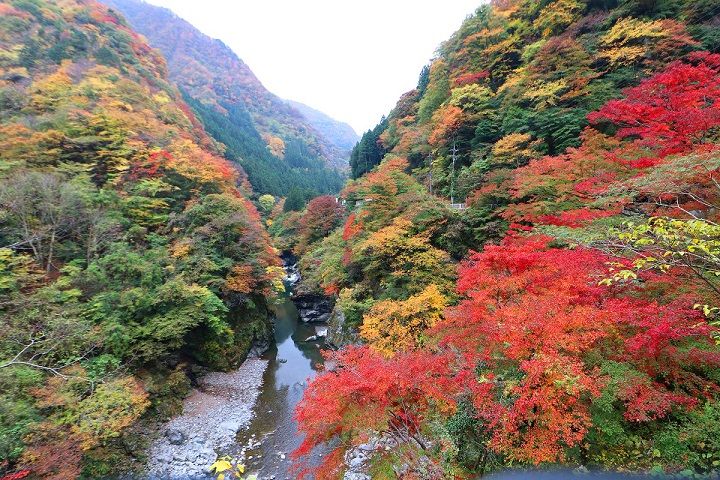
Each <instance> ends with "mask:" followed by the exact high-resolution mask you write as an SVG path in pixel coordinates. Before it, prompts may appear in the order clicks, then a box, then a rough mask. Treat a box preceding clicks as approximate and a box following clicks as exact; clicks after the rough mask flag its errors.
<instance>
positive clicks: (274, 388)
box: [238, 298, 322, 480]
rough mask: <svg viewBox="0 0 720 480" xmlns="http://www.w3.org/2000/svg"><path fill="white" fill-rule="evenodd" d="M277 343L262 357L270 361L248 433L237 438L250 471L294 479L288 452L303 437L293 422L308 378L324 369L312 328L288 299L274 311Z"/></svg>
mask: <svg viewBox="0 0 720 480" xmlns="http://www.w3.org/2000/svg"><path fill="white" fill-rule="evenodd" d="M273 310H274V314H275V317H276V320H275V345H274V346H273V347H271V349H270V350H269V351H268V352H267V353H266V354H265V358H267V359H268V360H269V361H270V363H269V365H268V369H267V370H266V372H265V377H264V384H263V389H262V392H261V393H260V397H259V398H258V401H257V404H256V407H255V414H256V416H255V418H254V419H253V421H252V423H251V425H250V429H249V430H247V431H243V432H241V433H240V434H239V435H238V443H239V448H242V447H245V448H246V449H247V450H246V452H245V456H246V462H245V463H246V466H247V467H248V470H250V471H253V472H258V476H259V478H260V479H261V480H265V479H271V478H277V479H283V478H287V479H290V478H295V476H294V475H293V474H292V473H291V472H290V466H291V462H290V452H292V451H293V450H294V449H295V448H297V446H298V445H299V444H300V441H301V438H300V437H299V435H298V432H297V425H296V424H295V421H294V420H293V411H294V409H295V405H297V403H298V402H299V401H300V399H301V398H302V395H303V391H304V390H305V387H306V386H307V381H308V379H309V378H312V377H313V376H315V372H316V369H317V368H318V366H319V365H322V356H321V355H320V348H319V344H318V342H316V341H310V342H306V341H305V340H306V339H307V338H308V337H311V336H314V335H315V334H316V329H315V326H314V325H308V324H305V323H303V322H302V321H300V317H299V316H298V312H297V309H296V308H295V304H293V302H292V301H291V300H290V299H289V298H286V299H285V301H284V302H282V303H281V304H279V305H277V306H275V307H274V308H273Z"/></svg>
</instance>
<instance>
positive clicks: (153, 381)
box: [0, 0, 282, 479]
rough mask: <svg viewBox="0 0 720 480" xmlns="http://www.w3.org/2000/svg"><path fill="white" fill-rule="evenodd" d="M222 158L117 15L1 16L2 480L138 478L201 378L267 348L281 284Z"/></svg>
mask: <svg viewBox="0 0 720 480" xmlns="http://www.w3.org/2000/svg"><path fill="white" fill-rule="evenodd" d="M221 153H222V148H221V145H220V144H218V143H217V142H216V141H214V140H212V139H211V138H210V137H209V136H208V135H207V133H206V132H205V131H204V130H203V128H202V126H201V124H200V122H199V121H198V120H197V119H196V117H195V116H194V115H193V113H192V111H191V109H190V108H189V107H188V105H187V104H186V103H185V102H184V101H183V100H182V97H181V95H180V93H179V91H178V90H177V89H176V88H175V87H173V86H171V84H170V83H168V79H167V68H166V64H165V61H164V60H163V58H162V57H161V56H160V55H159V54H158V53H157V52H156V51H155V50H153V49H151V48H150V47H149V46H148V44H147V43H145V41H144V40H143V39H142V37H140V36H139V35H138V34H136V33H135V32H134V31H132V30H131V29H130V28H129V27H128V25H127V24H126V22H125V20H123V19H122V18H121V17H119V16H118V15H117V14H116V13H114V12H113V11H111V10H109V9H108V8H107V7H105V6H102V5H100V4H98V3H96V2H95V1H93V0H63V1H61V2H53V1H45V0H9V1H3V2H0V331H2V333H1V334H0V476H1V475H2V474H3V472H5V471H6V470H7V469H13V468H19V469H21V470H20V471H19V473H17V474H16V476H14V477H12V478H22V477H24V476H25V475H26V474H27V473H28V472H27V471H22V469H23V468H26V467H27V468H31V469H32V474H33V475H35V476H38V477H47V478H58V479H59V478H63V479H66V478H76V477H78V476H80V475H83V476H84V477H85V478H105V477H107V475H109V474H111V473H112V474H117V473H119V472H121V471H122V470H123V469H124V468H126V467H128V466H129V465H128V464H127V459H128V458H129V456H130V455H136V456H137V455H139V457H138V458H141V457H142V449H143V448H144V446H143V445H137V444H136V443H135V440H133V438H134V437H133V435H134V434H133V431H136V428H137V427H136V425H137V422H139V421H143V419H146V418H152V419H154V420H158V419H162V418H165V417H167V416H168V415H170V414H173V413H177V412H178V409H179V408H180V403H179V402H180V399H181V398H182V396H183V395H184V394H185V393H186V392H187V390H188V389H189V385H190V380H189V378H188V377H187V375H186V370H187V366H188V363H194V364H200V365H205V366H208V367H212V368H216V369H227V368H230V367H231V366H234V365H237V364H238V363H239V362H241V361H242V360H243V359H244V358H245V356H246V354H247V351H248V349H249V348H250V345H251V343H252V342H253V341H254V340H255V339H264V338H265V337H266V336H267V334H268V329H269V325H268V320H267V311H266V301H265V298H266V297H270V296H272V295H273V292H274V291H276V290H277V289H281V288H282V283H281V278H282V269H281V268H280V267H279V265H280V262H279V259H278V258H277V256H276V254H275V253H274V249H273V248H272V247H271V245H270V242H269V238H268V236H267V234H266V233H265V231H264V229H263V226H262V223H261V220H260V216H259V214H258V212H257V211H256V209H255V207H254V206H253V204H252V203H251V202H250V201H249V200H248V195H250V193H251V191H250V186H249V184H248V182H247V179H246V176H245V174H244V172H243V171H242V170H240V169H239V168H238V167H237V166H235V165H233V164H231V163H229V162H228V161H226V160H224V159H223V158H222V157H221ZM142 430H143V429H142V428H140V429H139V431H142Z"/></svg>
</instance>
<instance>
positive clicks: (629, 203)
mask: <svg viewBox="0 0 720 480" xmlns="http://www.w3.org/2000/svg"><path fill="white" fill-rule="evenodd" d="M640 3H641V2H634V3H633V6H632V7H631V6H630V2H627V3H623V6H622V7H617V8H615V7H607V6H605V7H602V8H599V7H598V6H597V5H596V4H595V3H594V2H578V1H574V0H567V1H565V0H561V1H556V2H545V3H542V4H540V3H538V2H526V1H523V0H512V1H502V2H500V1H497V2H492V5H491V6H488V7H481V8H480V9H478V11H477V12H476V13H475V15H473V16H472V17H469V18H468V19H467V20H466V21H465V22H464V23H463V25H462V27H461V28H460V30H458V32H456V33H455V34H454V35H453V36H452V37H451V38H450V39H449V40H448V41H446V42H445V43H444V44H443V45H442V46H441V48H440V49H439V53H438V57H437V58H436V59H435V60H434V61H433V63H432V64H431V65H430V66H429V67H427V68H425V69H424V70H423V72H422V74H421V76H420V79H419V82H418V87H417V89H415V90H413V91H412V92H409V93H408V94H406V95H404V96H403V97H402V98H401V99H400V101H399V102H398V104H397V106H396V108H395V110H393V111H392V112H391V113H390V115H389V116H388V118H387V119H385V120H384V121H383V123H381V124H379V125H378V127H377V130H378V131H377V132H376V131H375V130H373V131H372V132H370V133H372V134H373V135H375V136H376V138H377V140H378V141H379V142H380V146H381V147H382V148H383V149H384V150H385V151H387V152H390V153H388V154H387V155H385V159H384V160H383V161H382V162H380V163H379V165H378V166H377V167H376V168H375V169H373V170H371V171H369V172H368V173H365V172H360V174H362V173H365V174H364V175H363V176H360V178H358V179H357V180H355V181H354V182H351V183H350V185H349V186H348V188H347V189H346V191H345V195H346V196H347V198H349V199H351V200H360V199H362V201H361V202H359V207H356V209H355V210H354V211H353V213H352V215H351V216H350V218H348V220H347V221H346V223H345V225H344V227H343V229H342V231H339V230H338V231H336V232H334V233H333V234H331V235H330V236H329V237H328V239H327V241H326V242H325V247H326V250H324V252H325V253H327V252H329V251H334V252H336V253H335V255H336V256H335V257H334V258H336V259H337V261H333V262H326V263H321V264H320V271H322V272H323V275H324V278H333V280H334V281H335V282H336V283H335V285H336V286H338V288H337V289H336V290H335V292H336V293H337V294H338V300H339V301H338V305H339V307H340V308H341V309H342V310H343V312H344V313H345V315H346V316H347V317H348V318H351V319H352V321H353V322H355V323H356V324H357V331H358V332H359V335H360V338H361V339H362V340H364V342H365V344H366V346H364V347H360V348H357V347H352V348H346V349H345V350H344V351H343V352H341V353H336V354H333V360H334V361H336V362H337V368H335V369H334V370H333V371H332V372H328V373H326V374H324V375H321V376H319V377H318V378H317V379H316V380H315V381H314V382H313V383H312V384H311V385H310V387H309V390H308V392H307V394H306V396H305V399H304V400H303V402H302V403H301V405H300V407H299V408H298V420H299V423H300V429H301V431H303V432H304V433H306V435H307V436H306V439H305V442H304V443H303V445H302V447H301V448H300V450H299V454H301V455H302V454H306V453H308V452H309V451H310V450H311V449H312V448H313V447H314V446H315V445H318V444H320V443H323V442H327V441H330V440H331V439H333V441H336V442H339V443H338V444H337V445H339V448H345V449H347V448H352V447H353V446H354V445H358V444H361V443H363V442H367V441H368V439H369V438H386V437H393V438H401V439H400V440H399V441H398V446H397V447H396V448H393V449H391V450H392V451H388V452H375V453H374V454H373V455H374V457H373V458H374V460H373V462H374V463H373V464H374V465H382V466H384V468H387V469H389V468H393V469H394V470H395V471H396V472H397V471H398V470H399V468H400V467H398V466H399V465H403V468H404V469H405V470H403V471H404V473H403V475H405V476H404V477H402V475H401V477H402V478H416V477H415V476H414V475H416V473H417V472H420V471H423V472H424V474H426V475H428V476H429V478H436V477H434V476H433V475H434V473H433V474H431V473H427V472H435V470H434V469H439V471H442V473H441V474H437V475H436V476H437V478H441V477H442V478H474V475H477V474H483V473H487V472H491V471H494V470H500V469H503V468H506V467H508V466H512V467H515V466H517V465H530V466H540V465H558V464H564V465H572V466H575V465H585V466H588V467H598V468H608V469H621V470H638V471H647V470H650V469H654V470H655V471H658V472H661V471H662V472H666V473H676V472H680V471H683V470H684V471H685V472H686V473H687V472H690V471H692V472H695V474H699V475H703V474H706V473H709V472H712V471H714V470H716V469H717V465H718V464H720V457H719V456H718V453H717V452H718V451H720V450H718V448H720V445H718V444H717V442H716V441H714V440H712V438H714V437H715V436H716V435H717V433H718V432H720V416H719V413H718V412H720V379H719V378H718V376H717V375H716V373H715V372H716V371H717V368H718V366H720V365H719V362H720V351H719V350H718V344H717V339H718V335H719V333H720V332H719V331H718V322H719V318H720V317H719V316H718V315H719V313H718V312H719V311H720V310H718V308H719V307H718V303H719V302H720V285H718V280H717V271H718V264H717V262H716V260H715V255H716V252H717V250H718V248H719V247H718V245H720V241H719V240H718V234H717V220H718V214H717V212H718V208H719V207H720V187H719V186H718V185H720V183H719V182H720V174H718V169H720V163H719V162H718V160H717V157H718V144H720V110H719V109H718V107H719V106H720V90H719V87H720V57H719V56H718V55H717V53H712V52H717V43H716V42H715V41H714V40H710V39H709V37H707V36H706V35H705V33H703V32H709V31H710V29H712V28H713V27H712V26H711V25H710V23H711V22H713V21H716V20H712V19H713V18H716V14H717V13H715V14H714V15H715V17H713V13H712V12H711V13H707V10H703V9H702V7H699V6H695V3H693V4H692V5H690V3H688V4H685V3H683V2H677V5H676V8H677V12H678V15H676V16H675V17H673V18H675V19H673V20H670V19H668V17H667V16H665V14H663V13H661V11H660V10H661V9H660V7H659V4H652V5H650V4H649V3H643V4H642V6H641V5H640ZM606 7H607V9H606ZM693 8H699V9H700V10H702V11H703V12H705V14H704V15H703V16H700V17H698V16H697V15H691V12H692V11H693ZM678 19H685V22H683V21H680V20H678ZM703 48H704V49H705V50H707V51H702V49H703ZM368 135H369V134H368ZM368 138H369V137H368ZM453 154H454V155H453ZM400 159H407V162H403V161H401V160H400ZM378 162H379V160H378ZM378 162H375V163H378ZM359 170H362V169H359ZM368 170H369V169H368ZM408 172H409V173H410V174H411V176H413V177H414V179H415V181H416V182H418V183H422V184H423V185H424V186H425V187H426V188H427V187H432V191H433V193H434V194H435V195H436V196H439V197H443V196H445V197H449V196H450V194H451V193H452V194H453V196H454V198H455V199H457V198H462V196H463V195H465V196H466V197H467V204H468V209H467V210H465V211H462V212H459V213H458V214H457V217H459V218H460V219H461V220H460V223H459V224H453V223H452V220H450V218H452V217H450V218H447V217H443V216H442V215H440V216H439V217H434V208H438V207H436V206H434V205H432V202H426V203H424V204H423V206H424V212H423V213H424V214H421V213H419V211H416V210H414V209H412V208H411V207H405V206H403V204H402V203H401V202H398V199H401V198H405V196H406V195H407V192H408V191H410V190H411V189H412V187H411V185H412V182H410V181H408V178H407V177H406V176H405V175H406V174H407V173H408ZM428 189H429V188H428ZM445 201H446V202H447V200H445ZM440 208H441V207H440ZM385 212H392V213H391V214H390V215H387V214H385ZM427 217H432V218H442V220H439V221H436V222H434V223H430V222H428V223H425V222H424V220H426V218H427ZM439 232H442V235H443V236H441V235H440V234H439ZM446 239H450V241H449V242H447V243H446V242H445V240H446ZM460 239H467V244H468V248H469V251H468V250H465V251H463V252H462V255H460V256H463V257H464V258H463V259H462V260H461V261H460V262H459V266H458V267H457V283H456V288H455V291H454V292H453V291H452V290H451V289H446V288H444V287H442V286H440V285H437V284H436V282H435V281H434V280H433V278H435V277H437V276H438V274H437V273H432V274H430V275H428V272H440V271H441V270H439V269H435V268H429V269H425V268H424V266H425V265H431V266H435V265H442V264H444V263H446V262H448V261H450V259H449V258H448V257H445V258H444V259H443V255H442V252H443V251H444V252H449V251H450V249H451V248H452V246H453V245H456V244H458V243H460V242H461V240H460ZM428 247H431V248H428ZM333 248H334V249H335V250H332V249H333ZM310 255H311V256H312V255H314V252H310ZM453 257H454V258H458V257H459V256H455V255H454V256H453ZM410 259H412V260H410ZM368 267H370V268H368ZM375 285H381V286H382V287H383V288H384V290H379V289H376V290H373V289H372V287H373V286H375ZM436 286H437V287H439V288H438V289H437V291H436ZM343 287H344V288H343ZM397 291H401V292H402V294H401V295H397V294H396V292H397ZM378 292H382V293H380V294H379V293H378ZM417 365H423V366H424V368H427V372H419V371H417V370H416V369H415V367H416V366H417ZM388 372H391V373H388ZM426 374H431V375H432V376H433V381H432V382H430V383H426V377H425V375H426ZM366 375H373V376H374V377H373V379H374V380H375V381H374V382H372V385H371V384H370V383H368V382H367V381H366V378H365V376H366ZM437 386H441V388H442V393H443V395H438V392H437V389H436V388H437ZM372 387H376V388H377V390H373V389H372ZM416 389H420V390H423V391H424V394H423V393H417V392H416ZM388 396H390V397H391V398H390V399H388V398H387V397H388ZM393 400H394V401H393ZM325 412H330V415H329V416H328V417H324V413H325ZM396 419H402V422H400V424H401V425H403V428H404V429H405V431H406V432H411V433H412V434H411V435H406V436H405V437H398V436H397V425H398V423H397V421H396ZM410 452H414V453H410ZM421 458H422V459H425V460H420V459H421ZM427 459H429V461H427ZM423 462H425V463H423ZM343 468H344V466H343V465H342V459H341V458H340V456H339V455H335V456H333V457H328V461H327V464H326V465H324V466H323V467H322V468H321V469H320V470H319V478H334V475H337V473H338V472H339V471H341V470H342V469H343ZM423 468H425V470H423ZM378 471H383V470H381V469H380V467H378ZM443 475H444V477H443ZM418 476H419V477H420V478H425V477H422V476H421V475H420V474H418Z"/></svg>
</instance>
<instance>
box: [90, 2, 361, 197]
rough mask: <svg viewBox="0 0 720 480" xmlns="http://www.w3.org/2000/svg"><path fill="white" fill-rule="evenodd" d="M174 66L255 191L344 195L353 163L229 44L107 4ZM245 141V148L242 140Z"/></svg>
mask: <svg viewBox="0 0 720 480" xmlns="http://www.w3.org/2000/svg"><path fill="white" fill-rule="evenodd" d="M104 3H105V4H107V5H108V6H110V7H111V8H114V9H116V10H118V11H119V12H120V13H122V14H123V16H124V17H125V18H126V19H127V21H128V22H129V23H130V24H131V25H132V26H133V28H135V29H136V30H137V31H138V32H139V33H141V34H142V35H144V36H145V37H146V38H147V39H148V42H149V43H150V44H151V45H152V46H153V47H155V48H157V49H159V50H160V51H161V52H162V53H163V55H164V56H165V57H166V59H167V63H168V71H169V76H170V79H171V80H172V81H173V82H175V83H176V84H177V85H178V87H179V88H180V89H181V90H182V91H183V92H184V94H185V95H186V101H188V103H190V104H191V106H192V107H193V109H194V110H195V113H196V114H197V115H198V116H199V117H200V119H201V120H202V122H203V123H204V124H205V126H206V128H207V130H208V131H209V133H210V134H211V135H212V136H213V137H214V138H215V139H216V140H218V141H220V142H222V143H224V144H225V145H226V146H227V147H228V148H227V151H226V156H227V157H228V158H229V159H231V160H235V161H238V162H239V163H240V164H241V165H242V166H243V167H244V169H245V170H246V171H247V173H248V176H249V179H250V182H251V183H252V184H253V186H254V187H255V190H257V191H258V192H261V193H265V192H267V193H273V194H278V195H286V194H287V193H288V192H289V190H291V189H292V188H296V187H297V188H301V189H305V190H316V191H318V192H320V193H323V192H330V191H336V190H338V189H339V187H340V185H341V183H342V178H341V175H339V174H337V173H336V172H334V171H333V170H339V171H343V170H345V169H347V166H348V158H349V155H348V153H347V151H346V149H345V150H343V149H340V148H338V147H336V146H335V145H334V144H333V142H332V141H330V140H329V139H327V138H325V137H324V136H323V135H322V134H321V132H319V131H318V130H317V129H316V128H314V127H313V125H312V124H311V122H310V121H308V120H306V118H305V117H304V116H303V115H302V114H301V113H300V112H299V111H297V110H296V109H295V108H293V107H292V106H290V105H289V104H287V103H286V102H285V101H283V100H282V99H280V98H279V97H277V96H276V95H274V94H273V93H271V92H269V91H268V90H267V89H266V88H265V87H264V86H263V85H262V83H261V82H260V81H259V80H258V78H257V77H256V76H255V74H254V73H253V72H252V70H250V68H249V67H248V66H247V64H245V62H243V61H242V60H241V59H240V58H239V57H238V56H237V55H236V54H235V53H234V52H233V51H232V50H231V49H230V48H229V47H228V46H227V45H225V44H224V43H223V42H222V41H220V40H217V39H213V38H210V37H209V36H207V35H205V34H203V33H202V32H200V31H199V30H198V29H197V28H195V27H194V26H193V25H191V24H190V23H189V22H187V21H186V20H183V19H182V18H180V17H178V16H177V15H176V14H175V13H173V12H172V11H171V10H168V9H166V8H163V7H158V6H154V5H150V4H148V3H146V2H144V1H142V0H104ZM238 139H241V140H238Z"/></svg>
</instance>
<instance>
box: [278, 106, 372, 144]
mask: <svg viewBox="0 0 720 480" xmlns="http://www.w3.org/2000/svg"><path fill="white" fill-rule="evenodd" d="M285 101H286V102H287V103H288V104H290V106H291V107H293V108H294V109H295V110H297V111H299V112H300V113H301V114H302V115H303V116H304V117H305V118H306V119H307V120H308V122H310V124H311V125H312V126H313V127H315V130H317V131H319V132H320V133H321V134H322V135H324V136H325V138H327V139H328V140H329V141H330V142H332V143H333V144H334V145H335V146H337V147H338V148H339V149H341V150H342V151H346V152H348V155H349V152H350V151H351V150H352V149H353V147H354V146H355V144H356V143H357V142H358V140H360V136H359V135H358V134H357V133H356V132H355V130H354V129H353V128H352V127H351V126H350V125H348V124H347V123H345V122H341V121H339V120H335V119H334V118H332V117H331V116H329V115H327V114H326V113H323V112H321V111H320V110H317V109H315V108H312V107H310V106H308V105H305V104H304V103H300V102H296V101H294V100H285Z"/></svg>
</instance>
